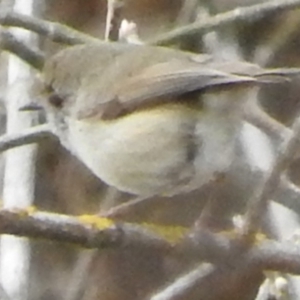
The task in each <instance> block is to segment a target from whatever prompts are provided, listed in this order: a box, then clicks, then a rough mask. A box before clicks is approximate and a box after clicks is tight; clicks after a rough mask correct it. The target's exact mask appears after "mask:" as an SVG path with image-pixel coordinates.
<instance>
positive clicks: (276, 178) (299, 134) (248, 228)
mask: <svg viewBox="0 0 300 300" xmlns="http://www.w3.org/2000/svg"><path fill="white" fill-rule="evenodd" d="M299 148H300V116H298V118H297V119H296V120H295V121H294V124H293V126H292V134H291V135H290V136H289V137H288V138H287V139H286V142H284V143H283V144H282V147H281V150H280V152H279V155H278V157H277V159H276V161H275V165H274V167H273V168H272V170H271V171H270V172H269V174H268V176H267V177H266V179H265V180H264V181H263V183H262V184H261V186H260V187H259V188H258V190H257V191H256V193H255V195H254V196H253V198H252V200H251V199H250V201H249V205H248V209H247V214H246V217H245V226H244V228H243V229H242V232H241V233H242V236H243V237H244V238H246V239H249V238H250V239H252V238H253V235H254V234H255V233H256V231H257V230H258V229H259V227H260V224H261V217H262V214H263V213H264V212H265V211H266V206H267V203H268V201H269V200H270V199H272V197H273V196H274V195H275V194H276V192H277V189H278V187H279V186H280V177H281V174H282V172H283V171H284V170H285V169H286V168H287V167H288V166H289V164H290V163H291V161H292V159H293V158H294V156H295V155H296V154H297V152H298V151H299Z"/></svg>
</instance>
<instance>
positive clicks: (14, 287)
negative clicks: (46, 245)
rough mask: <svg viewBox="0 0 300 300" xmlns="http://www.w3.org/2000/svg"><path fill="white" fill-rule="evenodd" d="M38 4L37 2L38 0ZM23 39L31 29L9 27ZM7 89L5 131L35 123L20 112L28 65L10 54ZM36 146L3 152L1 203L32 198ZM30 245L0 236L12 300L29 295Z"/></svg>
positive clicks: (21, 4) (30, 3)
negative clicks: (27, 30) (3, 166)
mask: <svg viewBox="0 0 300 300" xmlns="http://www.w3.org/2000/svg"><path fill="white" fill-rule="evenodd" d="M39 4H40V3H39ZM34 7H35V5H34V0H27V1H23V0H16V1H15V2H14V5H13V10H14V11H15V12H22V13H23V14H27V15H32V14H33V11H34ZM12 32H13V34H15V36H17V37H18V38H19V39H20V40H23V41H24V42H25V43H26V42H28V43H33V42H34V41H33V37H32V35H31V33H28V32H26V31H24V30H20V29H18V30H14V31H12ZM7 72H8V74H7V86H8V93H7V96H6V110H7V133H17V132H20V131H22V130H24V128H26V127H30V126H32V125H35V124H37V122H38V118H37V115H36V113H32V112H20V111H19V108H20V106H23V105H26V104H28V103H29V102H30V99H29V97H28V91H29V88H30V85H31V81H32V80H33V78H32V74H31V69H30V67H29V66H28V65H26V64H25V63H24V62H22V61H21V60H19V59H18V58H15V57H12V56H11V57H9V60H8V70H7ZM36 153H37V146H35V145H29V146H24V147H21V148H19V149H13V150H10V151H9V152H7V153H6V155H5V159H6V161H5V174H4V189H3V206H4V207H5V208H11V207H23V208H24V207H27V206H29V205H32V203H33V200H34V183H35V161H36ZM29 262H30V248H29V243H28V240H26V239H18V238H15V237H12V236H3V237H2V239H1V257H0V267H1V270H0V275H1V284H2V286H3V289H4V290H5V292H6V293H7V295H8V296H9V297H10V298H11V299H14V300H21V299H22V300H26V299H28V286H29V282H28V280H29Z"/></svg>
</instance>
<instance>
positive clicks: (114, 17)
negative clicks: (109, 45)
mask: <svg viewBox="0 0 300 300" xmlns="http://www.w3.org/2000/svg"><path fill="white" fill-rule="evenodd" d="M123 7H124V1H123V0H107V14H106V27H105V41H118V40H119V30H120V26H121V22H122V11H123Z"/></svg>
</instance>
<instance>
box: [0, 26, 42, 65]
mask: <svg viewBox="0 0 300 300" xmlns="http://www.w3.org/2000/svg"><path fill="white" fill-rule="evenodd" d="M0 48H1V49H3V50H6V51H8V52H10V53H13V54H15V55H16V56H18V57H19V58H21V59H22V60H24V61H25V62H26V63H28V64H29V65H30V66H32V67H33V68H35V69H37V70H41V69H42V68H43V66H44V61H45V56H44V54H42V52H40V51H39V50H37V49H33V48H32V47H31V48H30V47H28V46H27V45H26V44H25V43H24V42H22V41H21V40H19V39H17V38H16V37H15V36H14V35H12V34H11V33H10V32H8V31H6V30H1V31H0Z"/></svg>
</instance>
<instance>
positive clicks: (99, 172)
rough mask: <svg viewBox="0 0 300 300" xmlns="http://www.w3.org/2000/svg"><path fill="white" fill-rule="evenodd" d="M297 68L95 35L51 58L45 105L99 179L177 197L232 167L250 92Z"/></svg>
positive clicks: (60, 134)
mask: <svg viewBox="0 0 300 300" xmlns="http://www.w3.org/2000/svg"><path fill="white" fill-rule="evenodd" d="M294 73H299V70H296V71H295V69H292V68H291V69H289V68H281V69H264V68H262V67H260V66H258V65H256V64H252V63H248V62H245V61H226V60H221V59H216V58H215V57H213V56H210V55H208V54H199V53H191V52H187V51H182V50H178V49H171V48H167V47H159V46H149V45H134V44H124V43H118V42H110V43H105V42H95V43H90V44H84V45H76V46H70V47H68V48H66V49H63V50H61V51H59V52H58V53H57V54H54V55H53V56H51V57H49V58H48V59H47V61H46V63H45V65H44V68H43V71H42V86H43V88H42V92H41V98H42V100H41V103H42V106H43V108H44V110H45V112H46V116H47V119H48V122H49V124H51V126H52V127H53V131H54V132H55V134H56V135H57V136H58V137H59V140H60V141H61V143H62V145H63V146H64V147H66V148H67V149H68V150H69V151H70V152H71V153H72V154H73V155H75V156H76V157H78V158H79V159H80V160H81V161H82V162H83V163H84V164H85V165H86V166H87V167H88V168H89V169H90V170H91V171H92V172H93V173H94V174H95V175H96V176H97V177H98V178H99V179H101V180H102V181H103V182H105V183H106V184H108V185H109V186H113V187H115V188H117V189H118V190H120V191H123V192H127V193H131V194H134V195H137V196H142V197H152V196H155V195H163V196H173V195H177V194H182V193H187V192H189V191H192V190H195V189H198V188H201V187H202V186H203V185H205V184H207V183H210V182H214V180H216V179H217V178H218V177H219V175H220V174H221V175H222V174H226V172H227V171H228V170H229V169H230V166H231V165H232V163H233V160H234V157H235V153H236V145H237V140H238V136H239V133H240V131H241V127H242V124H243V110H244V109H245V101H246V99H247V92H248V91H249V90H251V89H253V88H256V87H257V86H260V85H261V84H264V83H275V84H276V83H278V82H284V81H286V80H287V78H288V77H289V76H290V75H291V74H294Z"/></svg>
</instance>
